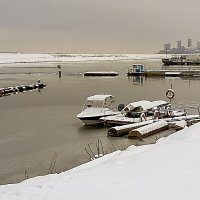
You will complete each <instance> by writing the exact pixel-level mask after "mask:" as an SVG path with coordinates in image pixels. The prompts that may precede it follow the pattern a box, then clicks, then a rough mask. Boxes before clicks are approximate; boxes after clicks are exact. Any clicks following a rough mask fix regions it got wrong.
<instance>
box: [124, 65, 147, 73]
mask: <svg viewBox="0 0 200 200" xmlns="http://www.w3.org/2000/svg"><path fill="white" fill-rule="evenodd" d="M144 72H145V67H144V65H143V64H133V65H132V66H130V67H129V68H128V73H127V75H128V76H141V75H144Z"/></svg>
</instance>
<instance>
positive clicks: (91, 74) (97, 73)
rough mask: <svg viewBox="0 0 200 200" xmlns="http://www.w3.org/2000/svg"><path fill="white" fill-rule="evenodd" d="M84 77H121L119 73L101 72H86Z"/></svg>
mask: <svg viewBox="0 0 200 200" xmlns="http://www.w3.org/2000/svg"><path fill="white" fill-rule="evenodd" d="M84 76H119V73H118V72H114V71H113V72H112V71H109V72H101V71H97V72H85V73H84Z"/></svg>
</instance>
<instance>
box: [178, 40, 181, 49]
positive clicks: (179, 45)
mask: <svg viewBox="0 0 200 200" xmlns="http://www.w3.org/2000/svg"><path fill="white" fill-rule="evenodd" d="M177 49H181V40H179V41H177Z"/></svg>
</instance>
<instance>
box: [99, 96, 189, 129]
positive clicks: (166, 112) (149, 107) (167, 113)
mask: <svg viewBox="0 0 200 200" xmlns="http://www.w3.org/2000/svg"><path fill="white" fill-rule="evenodd" d="M185 114H186V113H185V112H182V111H176V110H172V109H171V104H169V103H168V102H166V101H163V100H157V101H146V100H143V101H137V102H133V103H129V104H128V105H127V106H125V108H124V109H123V110H122V111H121V113H120V114H119V115H115V116H108V117H102V118H101V119H100V121H104V123H105V124H106V125H108V126H109V125H125V124H131V123H138V122H142V121H148V120H152V119H163V118H174V117H179V116H184V115H185Z"/></svg>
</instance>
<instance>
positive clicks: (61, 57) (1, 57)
mask: <svg viewBox="0 0 200 200" xmlns="http://www.w3.org/2000/svg"><path fill="white" fill-rule="evenodd" d="M164 57H165V55H162V54H22V53H0V64H9V63H42V62H55V63H56V62H98V61H116V60H123V61H124V60H154V59H161V58H164Z"/></svg>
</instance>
